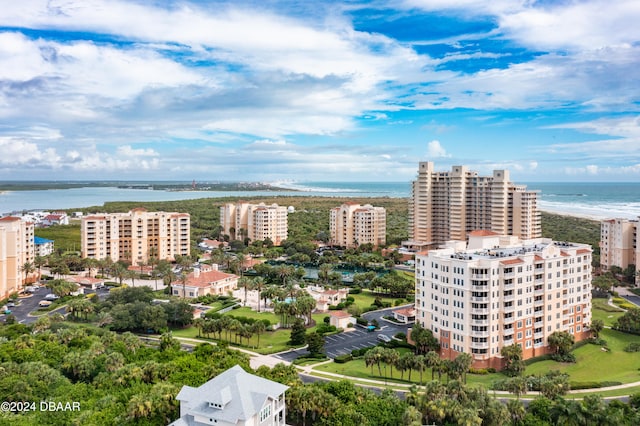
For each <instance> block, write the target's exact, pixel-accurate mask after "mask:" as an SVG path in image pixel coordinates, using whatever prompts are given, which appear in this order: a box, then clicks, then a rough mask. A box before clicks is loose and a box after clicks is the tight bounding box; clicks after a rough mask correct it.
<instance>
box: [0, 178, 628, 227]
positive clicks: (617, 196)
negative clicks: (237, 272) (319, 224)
mask: <svg viewBox="0 0 640 426" xmlns="http://www.w3.org/2000/svg"><path fill="white" fill-rule="evenodd" d="M525 184H526V185H527V186H528V188H529V189H534V190H539V191H540V198H539V205H540V209H541V210H543V211H549V212H554V213H562V214H568V215H573V216H582V217H589V218H594V219H605V218H612V217H624V218H636V217H638V216H640V183H635V182H633V183H629V182H627V183H604V182H602V183H584V182H575V183H567V182H561V183H550V182H529V183H525ZM274 185H277V186H279V187H281V188H285V189H293V190H296V192H291V191H251V192H247V191H183V192H178V191H154V190H146V189H123V188H117V187H98V188H91V187H87V188H73V189H56V190H44V191H7V192H2V193H0V213H2V214H7V213H11V212H16V211H23V210H55V209H72V208H78V209H81V208H82V207H89V206H100V205H102V204H104V203H105V202H107V201H170V200H188V199H196V198H219V197H230V196H244V197H252V196H269V195H271V196H279V195H288V196H296V195H297V196H310V195H317V196H332V197H345V198H349V197H392V198H398V197H399V198H405V197H408V196H409V193H410V190H411V184H410V182H408V181H407V182H290V181H287V182H274Z"/></svg>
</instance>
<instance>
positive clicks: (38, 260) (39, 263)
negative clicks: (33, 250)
mask: <svg viewBox="0 0 640 426" xmlns="http://www.w3.org/2000/svg"><path fill="white" fill-rule="evenodd" d="M33 264H34V265H35V266H36V268H38V279H40V278H41V277H42V267H43V266H44V265H46V264H47V258H46V257H44V256H40V255H38V256H36V257H35V259H33Z"/></svg>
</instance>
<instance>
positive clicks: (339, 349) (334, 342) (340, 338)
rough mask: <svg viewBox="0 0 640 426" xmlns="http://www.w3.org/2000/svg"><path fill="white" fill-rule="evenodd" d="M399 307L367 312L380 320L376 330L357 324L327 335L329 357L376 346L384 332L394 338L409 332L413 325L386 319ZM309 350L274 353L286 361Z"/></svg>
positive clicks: (276, 356) (326, 344)
mask: <svg viewBox="0 0 640 426" xmlns="http://www.w3.org/2000/svg"><path fill="white" fill-rule="evenodd" d="M396 309H399V308H398V307H396V308H389V309H383V310H380V311H375V312H367V313H366V314H364V315H363V317H365V318H366V319H367V320H369V321H373V320H374V319H375V320H377V321H378V323H379V324H380V329H379V330H376V331H367V329H366V328H363V327H360V326H357V327H356V328H355V329H352V330H350V331H345V332H343V333H339V334H334V335H331V336H327V337H325V339H324V342H325V343H324V351H325V353H326V354H327V356H328V357H329V358H335V357H336V356H338V355H344V354H348V353H351V351H353V350H355V349H362V348H368V347H371V346H376V345H377V344H378V343H381V340H379V338H378V336H379V335H381V334H383V335H385V336H388V337H390V338H392V337H393V336H395V335H396V334H397V333H405V334H406V333H407V329H408V328H409V327H411V325H410V324H409V325H407V324H396V323H393V322H390V321H387V320H385V319H384V318H383V317H384V316H388V315H391V313H392V311H394V310H396ZM307 353H308V351H307V350H306V349H297V350H290V351H287V352H282V353H279V354H275V355H273V356H274V357H275V358H278V359H281V360H284V361H289V362H291V361H293V360H294V359H296V358H297V357H299V356H300V355H304V354H307Z"/></svg>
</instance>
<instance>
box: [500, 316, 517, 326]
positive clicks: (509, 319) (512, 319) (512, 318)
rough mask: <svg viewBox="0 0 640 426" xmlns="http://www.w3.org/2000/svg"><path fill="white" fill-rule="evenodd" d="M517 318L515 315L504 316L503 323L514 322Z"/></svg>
mask: <svg viewBox="0 0 640 426" xmlns="http://www.w3.org/2000/svg"><path fill="white" fill-rule="evenodd" d="M515 320H516V317H514V316H513V315H511V316H510V317H504V318H503V319H502V323H503V324H513V323H514V322H515Z"/></svg>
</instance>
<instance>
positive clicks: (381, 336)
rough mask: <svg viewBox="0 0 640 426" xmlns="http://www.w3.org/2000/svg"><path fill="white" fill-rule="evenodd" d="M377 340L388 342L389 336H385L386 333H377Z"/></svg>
mask: <svg viewBox="0 0 640 426" xmlns="http://www.w3.org/2000/svg"><path fill="white" fill-rule="evenodd" d="M378 340H382V341H383V342H385V343H389V342H390V341H391V337H389V336H387V335H386V334H378Z"/></svg>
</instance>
